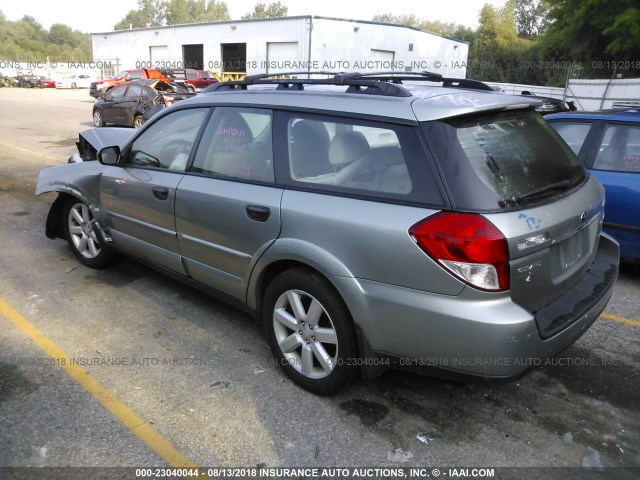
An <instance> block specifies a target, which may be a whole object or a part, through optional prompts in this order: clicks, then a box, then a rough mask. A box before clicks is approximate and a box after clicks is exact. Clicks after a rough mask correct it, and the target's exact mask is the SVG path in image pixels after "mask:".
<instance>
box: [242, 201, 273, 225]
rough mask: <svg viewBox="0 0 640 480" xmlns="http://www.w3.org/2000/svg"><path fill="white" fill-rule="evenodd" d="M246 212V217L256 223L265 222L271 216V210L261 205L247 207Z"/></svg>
mask: <svg viewBox="0 0 640 480" xmlns="http://www.w3.org/2000/svg"><path fill="white" fill-rule="evenodd" d="M246 210H247V216H248V217H249V218H250V219H251V220H255V221H256V222H266V221H267V219H268V218H269V215H271V209H270V208H269V207H263V206H261V205H247V208H246Z"/></svg>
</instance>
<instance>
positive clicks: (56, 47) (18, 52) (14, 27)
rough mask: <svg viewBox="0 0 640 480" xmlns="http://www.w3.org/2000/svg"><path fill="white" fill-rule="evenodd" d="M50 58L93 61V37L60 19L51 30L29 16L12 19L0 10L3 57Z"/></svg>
mask: <svg viewBox="0 0 640 480" xmlns="http://www.w3.org/2000/svg"><path fill="white" fill-rule="evenodd" d="M47 58H49V60H52V61H61V62H64V61H71V60H76V61H90V60H91V59H92V51H91V38H90V36H89V35H88V34H84V33H82V32H79V31H77V30H76V31H74V30H71V28H70V27H68V26H67V25H63V24H60V23H56V24H53V25H51V28H50V29H49V30H48V31H47V30H45V29H44V28H42V25H40V24H39V23H38V22H37V21H36V20H35V19H34V18H33V17H29V16H25V17H23V18H22V19H20V20H18V21H17V22H11V21H8V20H7V19H6V17H5V16H4V14H3V13H2V12H1V11H0V60H18V61H20V62H25V61H45V60H47Z"/></svg>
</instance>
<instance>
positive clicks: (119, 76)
mask: <svg viewBox="0 0 640 480" xmlns="http://www.w3.org/2000/svg"><path fill="white" fill-rule="evenodd" d="M128 71H129V70H123V71H122V72H119V73H118V74H117V75H116V76H115V77H113V78H116V79H118V78H122V77H124V76H125V75H126V74H127V72H128Z"/></svg>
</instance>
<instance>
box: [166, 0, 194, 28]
mask: <svg viewBox="0 0 640 480" xmlns="http://www.w3.org/2000/svg"><path fill="white" fill-rule="evenodd" d="M165 21H166V24H167V25H179V24H184V23H191V22H193V16H192V15H191V12H190V11H189V2H188V1H187V0H169V1H168V2H166V3H165Z"/></svg>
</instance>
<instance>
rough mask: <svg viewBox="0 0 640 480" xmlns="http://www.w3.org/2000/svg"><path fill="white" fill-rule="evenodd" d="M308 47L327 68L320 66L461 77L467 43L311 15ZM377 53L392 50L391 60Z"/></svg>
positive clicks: (467, 48) (394, 28)
mask: <svg viewBox="0 0 640 480" xmlns="http://www.w3.org/2000/svg"><path fill="white" fill-rule="evenodd" d="M311 50H312V55H311V56H312V58H313V59H317V60H318V61H319V62H320V63H321V66H327V67H330V68H321V69H329V70H346V71H362V72H364V71H385V70H386V71H389V70H404V71H406V70H414V71H422V70H426V71H431V72H436V73H441V74H442V75H444V76H447V77H454V78H465V76H466V65H465V62H466V61H467V55H468V53H469V45H468V44H467V43H464V42H458V41H455V40H451V39H448V38H444V37H441V36H439V35H434V34H431V33H427V32H421V31H418V30H414V29H410V28H404V27H397V26H391V25H379V24H374V23H366V22H349V21H335V20H330V19H322V18H320V19H319V18H314V19H313V36H312V46H311ZM380 52H386V53H388V54H390V53H393V61H390V60H388V59H387V58H385V57H386V56H385V55H382V54H381V53H380ZM340 61H342V63H341V64H340V63H339V62H340ZM438 62H439V63H438ZM340 67H344V68H340Z"/></svg>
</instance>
